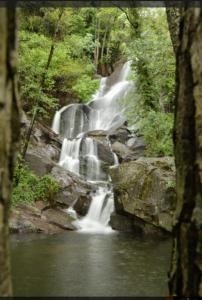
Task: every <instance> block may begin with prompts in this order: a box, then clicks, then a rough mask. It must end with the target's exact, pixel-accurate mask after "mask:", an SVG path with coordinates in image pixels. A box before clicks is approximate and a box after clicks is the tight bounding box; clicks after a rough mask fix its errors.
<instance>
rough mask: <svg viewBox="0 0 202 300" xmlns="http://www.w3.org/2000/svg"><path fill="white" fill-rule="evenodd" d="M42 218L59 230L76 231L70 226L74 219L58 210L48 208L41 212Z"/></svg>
mask: <svg viewBox="0 0 202 300" xmlns="http://www.w3.org/2000/svg"><path fill="white" fill-rule="evenodd" d="M44 216H45V220H46V221H47V222H48V223H50V224H53V225H55V226H57V227H59V228H61V229H65V230H76V227H75V226H74V225H73V224H72V222H73V221H75V219H74V218H73V217H72V216H70V215H68V214H67V213H66V212H65V211H63V210H61V209H59V208H57V209H56V208H54V209H53V208H50V209H47V210H45V211H43V213H42V218H44Z"/></svg>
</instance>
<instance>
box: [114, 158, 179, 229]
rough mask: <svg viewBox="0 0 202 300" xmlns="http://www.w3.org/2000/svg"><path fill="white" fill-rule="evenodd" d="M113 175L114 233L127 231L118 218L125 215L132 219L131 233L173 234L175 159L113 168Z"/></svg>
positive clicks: (149, 159)
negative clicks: (156, 230) (118, 230)
mask: <svg viewBox="0 0 202 300" xmlns="http://www.w3.org/2000/svg"><path fill="white" fill-rule="evenodd" d="M110 175H111V178H112V182H113V184H114V193H115V208H116V215H114V216H113V217H112V218H111V224H112V227H113V228H114V229H116V228H117V229H120V228H122V227H124V226H123V221H122V219H120V218H118V216H119V215H121V216H125V217H128V220H129V221H128V222H129V223H130V226H129V225H128V223H127V226H126V227H127V230H128V228H133V230H136V231H138V230H139V231H143V232H149V231H150V229H151V231H154V229H158V228H159V229H162V230H164V231H167V232H171V230H172V218H173V212H174V209H175V189H174V182H175V169H174V161H173V159H172V158H169V157H167V158H140V159H138V160H136V161H131V162H128V163H123V164H121V165H120V166H118V167H115V168H111V169H110ZM124 222H126V221H124ZM149 225H150V226H149ZM122 229H124V228H122Z"/></svg>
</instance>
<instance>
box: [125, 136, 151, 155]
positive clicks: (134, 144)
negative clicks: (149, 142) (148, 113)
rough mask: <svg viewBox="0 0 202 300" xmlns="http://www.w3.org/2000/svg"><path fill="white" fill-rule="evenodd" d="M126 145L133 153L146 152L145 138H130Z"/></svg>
mask: <svg viewBox="0 0 202 300" xmlns="http://www.w3.org/2000/svg"><path fill="white" fill-rule="evenodd" d="M126 145H127V146H128V148H129V149H131V150H133V151H137V150H142V151H143V152H144V150H145V147H146V145H145V142H144V140H143V138H142V137H137V136H135V137H132V138H130V139H129V140H128V141H127V143H126Z"/></svg>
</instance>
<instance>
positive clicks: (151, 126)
mask: <svg viewBox="0 0 202 300" xmlns="http://www.w3.org/2000/svg"><path fill="white" fill-rule="evenodd" d="M139 126H140V127H139V128H140V132H141V133H142V134H143V135H144V139H145V142H146V145H147V149H146V155H147V156H172V155H173V142H172V133H173V114H171V113H161V112H155V111H150V112H149V113H147V114H146V116H145V117H144V118H142V119H141V121H140V122H139Z"/></svg>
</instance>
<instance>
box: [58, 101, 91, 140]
mask: <svg viewBox="0 0 202 300" xmlns="http://www.w3.org/2000/svg"><path fill="white" fill-rule="evenodd" d="M90 111H91V109H90V107H88V105H85V104H72V105H69V106H68V107H67V108H66V109H65V110H64V111H63V112H62V113H61V119H60V133H61V136H62V137H66V138H76V137H77V135H78V134H79V133H81V132H85V131H87V130H88V120H89V114H90ZM72 128H73V129H72Z"/></svg>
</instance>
